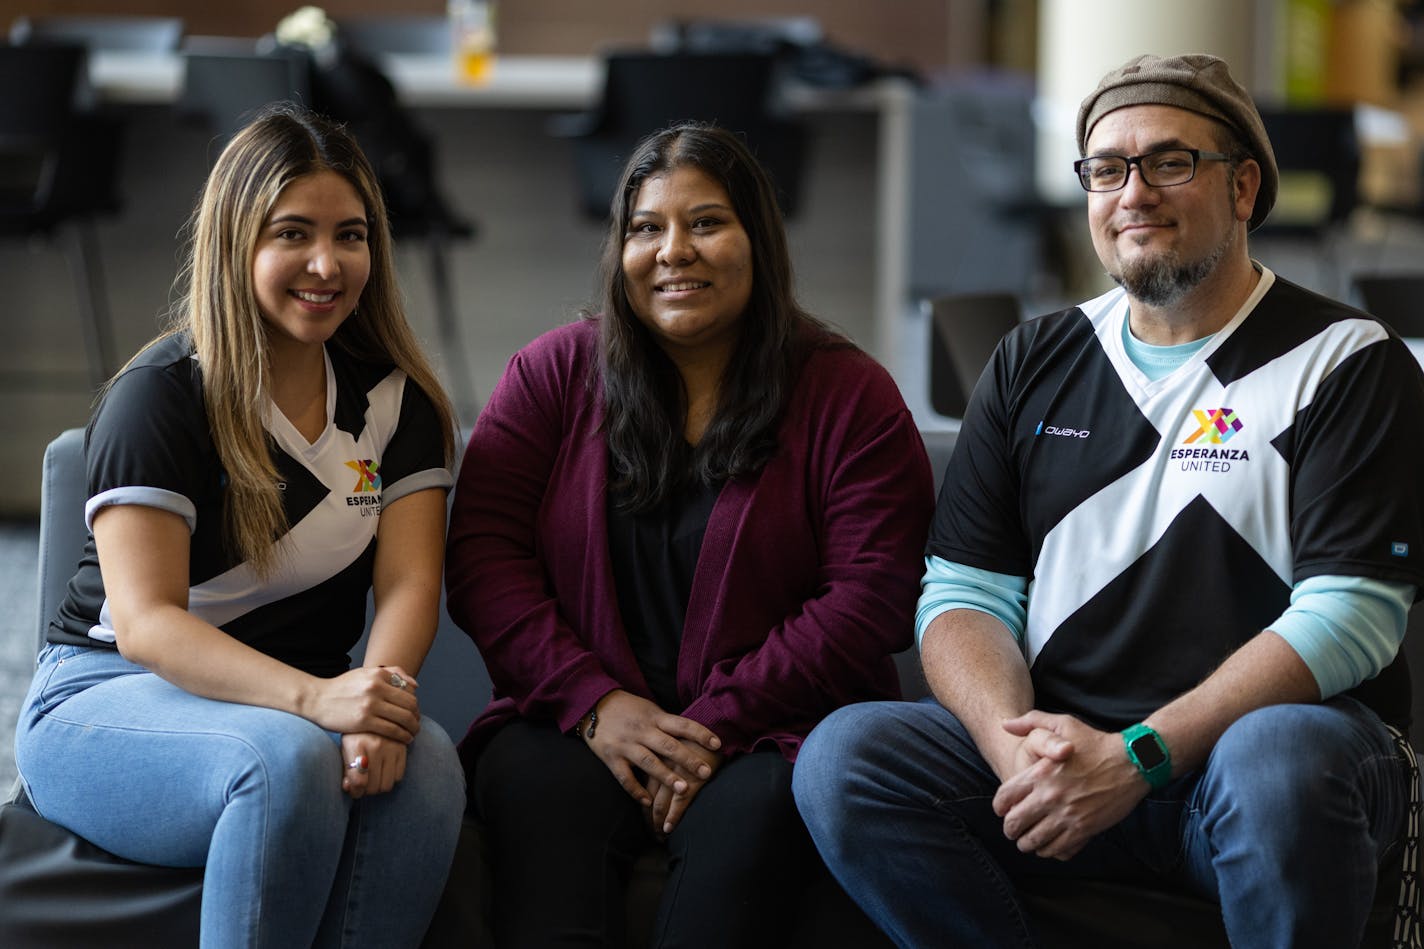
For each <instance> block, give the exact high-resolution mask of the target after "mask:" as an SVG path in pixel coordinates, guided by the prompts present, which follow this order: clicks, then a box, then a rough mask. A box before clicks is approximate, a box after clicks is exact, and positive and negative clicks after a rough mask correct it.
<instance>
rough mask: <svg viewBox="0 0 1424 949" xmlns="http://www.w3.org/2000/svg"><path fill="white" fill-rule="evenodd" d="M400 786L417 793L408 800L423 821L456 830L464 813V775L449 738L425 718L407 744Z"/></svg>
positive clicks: (435, 724) (436, 724) (431, 721)
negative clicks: (415, 807)
mask: <svg viewBox="0 0 1424 949" xmlns="http://www.w3.org/2000/svg"><path fill="white" fill-rule="evenodd" d="M401 783H402V784H403V785H405V786H406V788H407V789H408V790H410V789H414V790H415V791H416V792H417V793H415V794H414V795H412V796H413V797H415V798H416V799H417V801H418V806H419V807H420V809H421V810H422V812H423V813H424V814H425V817H426V819H428V820H431V821H437V822H440V823H450V824H452V825H453V826H456V827H458V825H459V822H460V818H461V817H462V815H463V814H464V812H465V772H464V769H463V768H461V767H460V758H459V755H458V754H457V753H456V752H455V746H454V743H452V742H451V741H450V736H449V735H448V734H446V732H445V730H444V729H443V728H441V727H440V725H439V724H438V723H436V722H435V721H433V720H431V719H429V718H426V719H422V721H421V725H420V732H419V733H418V734H417V735H416V736H415V740H414V741H412V742H411V744H410V748H409V750H408V752H407V756H406V775H405V778H404V780H403V781H402V782H401Z"/></svg>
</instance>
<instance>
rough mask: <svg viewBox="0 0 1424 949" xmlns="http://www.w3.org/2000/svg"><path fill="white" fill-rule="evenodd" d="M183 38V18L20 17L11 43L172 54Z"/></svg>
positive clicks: (15, 22) (11, 26) (12, 32)
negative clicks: (67, 44)
mask: <svg viewBox="0 0 1424 949" xmlns="http://www.w3.org/2000/svg"><path fill="white" fill-rule="evenodd" d="M182 37H183V19H182V18H181V17H173V16H21V17H16V18H15V20H14V22H13V23H11V24H10V42H12V43H14V44H16V45H17V46H18V45H23V44H25V43H76V44H78V45H80V46H85V47H87V48H89V49H90V50H123V51H127V52H151V53H162V52H172V51H173V50H176V49H177V48H178V43H179V41H180V40H181V39H182Z"/></svg>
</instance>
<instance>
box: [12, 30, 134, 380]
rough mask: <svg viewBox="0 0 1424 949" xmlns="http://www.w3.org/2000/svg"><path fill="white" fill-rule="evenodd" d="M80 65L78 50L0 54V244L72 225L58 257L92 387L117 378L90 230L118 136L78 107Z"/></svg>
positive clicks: (106, 208)
mask: <svg viewBox="0 0 1424 949" xmlns="http://www.w3.org/2000/svg"><path fill="white" fill-rule="evenodd" d="M86 62H87V54H86V52H85V50H84V48H83V47H82V46H76V45H63V44H45V45H35V46H0V235H6V236H12V237H30V236H36V235H38V236H52V235H55V234H57V233H58V232H59V231H60V230H61V229H62V228H63V227H64V226H65V225H72V229H71V230H72V234H71V243H70V246H69V248H68V249H67V251H66V256H67V258H68V261H69V265H70V271H71V273H72V275H73V282H74V286H75V289H76V292H77V294H78V304H79V312H80V317H81V321H82V325H83V337H84V345H85V350H86V353H87V356H88V361H89V378H90V382H91V383H92V384H93V385H94V386H96V387H97V386H99V385H102V384H103V382H104V381H105V380H106V379H108V378H109V376H111V375H112V374H113V372H114V370H115V368H116V364H115V361H114V344H113V331H112V327H111V324H110V319H109V303H108V294H107V291H106V289H105V284H104V274H103V267H102V263H101V261H100V257H99V241H98V235H97V233H96V230H95V226H94V221H95V218H96V217H97V216H98V215H100V214H103V213H108V212H112V211H115V210H117V209H118V206H119V199H118V189H117V182H118V160H119V126H118V123H117V122H115V121H114V120H113V119H110V118H108V117H106V116H103V115H100V114H97V113H94V112H91V111H88V110H87V109H85V108H83V107H82V106H81V105H80V104H79V102H80V99H81V95H80V94H81V90H82V89H83V88H84V83H85V82H86V77H87V69H86Z"/></svg>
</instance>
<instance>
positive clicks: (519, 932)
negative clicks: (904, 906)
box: [470, 721, 825, 949]
mask: <svg viewBox="0 0 1424 949" xmlns="http://www.w3.org/2000/svg"><path fill="white" fill-rule="evenodd" d="M470 787H471V793H472V795H473V800H474V804H475V809H476V811H477V813H478V815H479V817H480V819H481V822H482V823H483V825H484V833H485V840H486V842H487V846H488V853H489V859H490V866H491V871H492V876H493V885H494V910H493V913H494V920H493V929H494V936H495V943H496V945H498V946H499V947H500V949H518V947H525V946H529V947H540V949H543V947H553V946H617V947H621V946H623V945H624V944H625V939H626V934H625V928H626V899H627V894H626V889H627V884H628V879H629V873H630V870H631V869H632V866H633V863H634V861H635V860H636V859H637V858H638V856H639V855H640V854H641V853H643V852H644V851H645V850H647V849H649V848H650V847H654V846H656V845H657V844H656V840H655V839H654V837H653V835H652V833H651V831H650V830H649V829H648V827H647V817H646V811H645V810H644V809H643V808H642V807H641V806H640V805H638V804H637V802H635V801H634V800H633V799H632V798H630V797H629V796H628V795H627V793H626V792H625V791H624V790H623V789H622V788H621V787H619V786H618V783H617V782H616V781H615V780H614V779H613V775H612V774H610V773H609V771H608V769H607V768H606V767H604V764H603V762H602V761H600V760H599V758H598V756H597V755H595V754H594V753H593V752H592V751H590V750H589V749H588V748H587V747H586V746H585V745H584V743H583V742H582V741H581V740H579V739H576V738H571V737H569V736H567V735H563V734H561V733H559V732H558V731H556V730H555V729H554V728H553V727H552V726H549V725H542V724H535V723H531V722H524V721H516V722H512V723H510V724H509V725H506V726H505V727H504V728H503V729H502V730H501V731H500V732H499V734H497V735H495V736H494V738H493V739H492V740H491V741H490V744H489V745H488V746H487V747H486V748H485V750H484V751H483V752H482V753H481V755H480V757H479V760H478V761H477V763H476V765H475V773H474V775H473V777H472V780H471V782H470ZM667 851H668V855H669V860H668V866H669V873H668V879H667V883H666V886H665V887H664V889H663V892H662V902H661V905H660V907H659V910H658V917H657V922H656V925H655V926H654V930H653V940H652V943H653V945H654V946H658V947H684V946H686V947H706V946H728V947H730V946H737V947H750V946H784V945H786V943H787V942H788V940H789V938H790V937H789V934H790V930H791V928H792V926H793V925H794V923H795V921H796V916H797V914H798V913H799V911H800V909H801V903H802V896H803V893H804V891H805V889H806V886H807V884H808V882H809V881H810V880H811V879H812V878H814V877H815V875H816V874H818V873H824V872H825V870H824V868H823V867H822V865H821V861H820V858H819V857H817V856H816V853H815V849H814V847H813V846H812V845H811V842H810V838H809V836H808V835H807V833H806V829H805V826H804V825H803V824H802V823H801V817H800V815H799V814H798V813H797V811H796V805H795V802H794V800H793V799H792V796H791V764H790V762H788V761H786V759H785V758H783V757H782V756H781V755H780V754H779V753H777V752H775V751H768V752H758V753H755V754H751V755H744V756H741V757H739V758H733V759H732V760H730V761H728V762H726V763H725V764H723V765H722V767H721V768H720V769H719V770H718V772H717V774H716V775H715V776H714V777H713V779H712V780H711V781H710V782H708V784H707V785H706V787H704V788H703V789H702V790H701V791H700V792H699V793H698V795H697V797H696V798H695V799H694V800H693V802H692V805H691V807H689V808H688V810H687V812H686V814H685V815H684V816H683V818H682V821H681V822H680V823H679V824H678V826H677V829H676V830H674V831H673V833H672V835H671V836H670V837H669V838H668V841H667Z"/></svg>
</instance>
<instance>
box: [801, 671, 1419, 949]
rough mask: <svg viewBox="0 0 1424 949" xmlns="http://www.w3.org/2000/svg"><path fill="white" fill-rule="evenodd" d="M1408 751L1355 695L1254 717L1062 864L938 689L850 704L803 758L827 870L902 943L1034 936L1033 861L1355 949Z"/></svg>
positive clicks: (1234, 920) (807, 807)
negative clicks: (1045, 849)
mask: <svg viewBox="0 0 1424 949" xmlns="http://www.w3.org/2000/svg"><path fill="white" fill-rule="evenodd" d="M1405 773H1406V772H1405V769H1404V764H1403V762H1402V761H1401V759H1400V757H1399V754H1398V752H1397V750H1396V749H1395V746H1394V741H1393V739H1392V737H1391V736H1390V734H1389V732H1388V731H1387V730H1386V729H1385V727H1384V725H1383V724H1381V722H1380V720H1379V718H1378V717H1376V716H1375V714H1374V713H1373V712H1371V711H1370V710H1369V709H1367V708H1365V707H1364V706H1363V705H1361V704H1359V703H1358V702H1356V701H1354V700H1353V699H1348V698H1340V699H1335V700H1332V701H1330V702H1327V703H1324V704H1319V705H1278V706H1273V707H1270V708H1265V709H1260V710H1258V711H1255V712H1252V713H1250V714H1249V715H1246V716H1243V717H1242V718H1241V719H1239V720H1238V721H1237V722H1236V723H1235V724H1234V725H1232V726H1231V728H1230V729H1228V730H1227V732H1226V733H1225V734H1224V735H1223V736H1222V737H1221V739H1220V740H1219V741H1218V742H1217V744H1216V747H1215V749H1214V750H1213V751H1212V753H1211V756H1210V758H1209V759H1208V761H1207V764H1206V766H1205V768H1204V769H1203V770H1202V771H1200V772H1197V773H1195V774H1188V775H1184V776H1183V777H1181V778H1179V779H1178V780H1176V781H1173V782H1172V783H1171V784H1169V785H1168V786H1167V787H1165V788H1163V789H1162V790H1161V791H1154V792H1152V793H1151V794H1149V795H1148V797H1147V798H1146V799H1145V800H1144V801H1143V802H1142V803H1141V804H1139V805H1138V807H1137V808H1136V809H1135V810H1133V811H1132V813H1130V814H1129V815H1128V817H1127V818H1126V819H1124V820H1123V821H1122V822H1121V823H1119V824H1118V825H1117V826H1115V827H1113V828H1111V829H1109V830H1108V831H1106V832H1104V833H1102V834H1100V835H1099V836H1098V837H1096V838H1095V839H1094V840H1093V841H1092V842H1091V843H1090V844H1089V845H1088V846H1087V847H1085V848H1084V849H1083V850H1082V851H1081V852H1080V853H1079V854H1078V855H1077V856H1076V857H1074V858H1073V859H1072V860H1069V861H1066V862H1060V861H1056V860H1045V859H1042V858H1040V857H1036V856H1034V855H1032V854H1022V853H1019V851H1018V849H1017V848H1016V847H1015V845H1014V843H1013V842H1012V841H1010V840H1008V839H1007V838H1006V837H1004V834H1003V827H1002V821H1001V819H1000V818H998V817H997V816H995V814H994V812H993V810H992V808H991V806H990V802H991V801H992V799H993V795H994V792H995V790H996V789H997V788H998V785H999V781H998V779H997V778H996V777H995V776H994V774H993V772H992V771H991V770H990V769H989V767H988V765H987V764H985V762H984V760H983V758H982V757H980V755H979V752H978V750H977V749H976V748H975V746H974V743H973V741H972V740H971V739H970V737H969V735H968V733H967V732H966V731H965V730H964V728H963V726H962V725H960V723H959V721H958V720H957V719H956V718H955V717H954V716H953V715H951V714H950V713H949V712H947V711H946V710H945V709H944V708H943V707H941V706H940V705H939V704H938V703H936V702H935V701H934V700H932V699H927V700H925V701H923V702H918V703H910V702H873V703H866V704H862V705H852V706H848V707H846V708H842V709H840V710H838V711H837V712H835V713H834V714H832V715H831V716H830V717H828V718H827V719H826V720H825V721H823V722H822V723H821V724H820V725H818V726H817V727H816V729H815V731H813V732H812V733H811V736H810V737H809V738H808V739H807V741H806V744H805V745H804V746H803V747H802V749H801V753H800V755H799V757H798V758H797V760H796V770H795V772H794V774H793V777H792V787H793V790H794V792H795V795H796V803H797V806H798V807H799V808H800V810H801V814H802V816H803V817H804V818H805V820H806V826H807V828H808V829H809V830H810V831H811V836H812V838H813V839H814V840H815V842H816V846H817V847H818V848H819V849H820V851H821V854H822V856H823V857H825V860H826V863H827V865H828V866H829V867H830V868H831V872H832V873H834V874H835V876H836V877H837V879H839V880H840V882H841V884H842V885H843V886H844V887H845V889H846V891H847V892H848V893H850V895H851V896H852V897H853V898H855V900H856V901H857V902H858V903H860V905H861V907H862V908H864V909H865V911H866V913H867V914H868V915H869V916H870V917H871V919H873V920H874V921H875V922H876V924H877V925H878V926H880V928H881V929H882V930H884V931H885V932H886V933H887V934H888V935H889V936H890V937H891V938H892V939H894V940H895V942H896V943H897V944H898V945H901V946H945V947H948V946H972V947H981V946H994V947H996V949H1001V947H1030V946H1033V945H1034V938H1033V934H1032V929H1031V925H1030V924H1029V922H1028V921H1027V920H1026V918H1025V915H1024V911H1023V908H1022V907H1021V906H1020V904H1019V901H1018V899H1017V896H1016V893H1015V889H1014V884H1013V879H1014V877H1015V876H1016V875H1020V874H1050V875H1052V874H1060V875H1070V876H1082V877H1092V878H1098V879H1116V880H1155V881H1157V883H1158V885H1159V886H1168V887H1180V888H1181V889H1183V890H1185V891H1189V892H1193V893H1195V894H1196V895H1198V896H1201V897H1204V898H1207V899H1211V900H1216V901H1219V902H1220V904H1221V910H1222V915H1223V917H1224V919H1225V922H1226V930H1227V933H1228V934H1229V936H1230V937H1231V944H1232V945H1233V946H1235V947H1237V949H1265V947H1276V949H1311V947H1320V949H1339V947H1341V946H1356V945H1359V941H1360V937H1361V934H1362V933H1363V931H1364V926H1365V919H1366V916H1367V914H1368V912H1369V908H1370V904H1371V901H1372V899H1373V897H1374V891H1375V879H1376V872H1377V869H1378V867H1379V865H1380V863H1381V860H1382V858H1383V856H1384V854H1385V852H1386V850H1388V849H1391V848H1392V847H1393V846H1394V845H1395V842H1396V838H1397V837H1398V835H1399V832H1400V828H1401V827H1402V826H1403V817H1404V812H1405V808H1406V806H1407V802H1408V788H1407V781H1406V779H1405Z"/></svg>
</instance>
